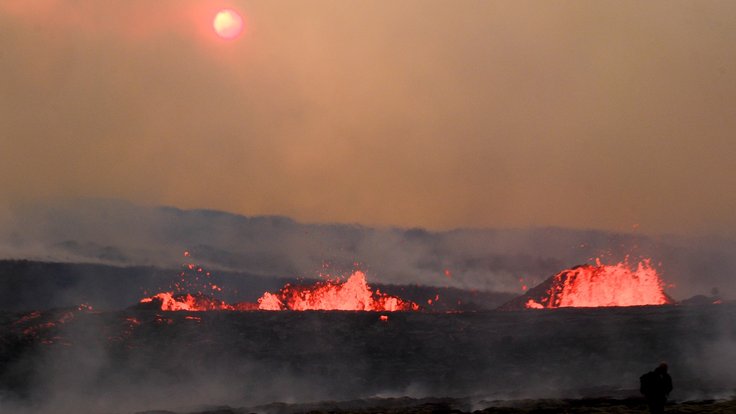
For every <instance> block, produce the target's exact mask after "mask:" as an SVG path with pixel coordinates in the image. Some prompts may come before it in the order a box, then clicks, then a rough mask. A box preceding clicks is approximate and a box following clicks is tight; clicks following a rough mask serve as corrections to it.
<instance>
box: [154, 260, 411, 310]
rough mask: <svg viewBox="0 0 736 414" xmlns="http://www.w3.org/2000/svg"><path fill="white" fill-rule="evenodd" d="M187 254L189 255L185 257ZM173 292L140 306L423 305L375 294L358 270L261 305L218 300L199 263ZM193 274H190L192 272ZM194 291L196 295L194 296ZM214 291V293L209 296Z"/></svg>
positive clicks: (287, 290)
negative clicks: (343, 278)
mask: <svg viewBox="0 0 736 414" xmlns="http://www.w3.org/2000/svg"><path fill="white" fill-rule="evenodd" d="M186 255H187V254H186V253H185V256H186ZM184 268H185V269H187V270H190V271H192V272H193V275H188V274H187V272H186V271H184V272H182V273H181V274H180V275H179V276H180V277H181V279H180V280H179V281H177V282H176V283H174V284H173V285H172V287H171V290H170V291H166V292H160V293H157V294H155V295H153V296H150V297H146V298H143V299H141V300H140V302H139V306H143V307H151V308H155V309H160V310H162V311H190V312H200V311H213V310H230V311H247V310H268V311H276V310H294V311H306V310H340V311H375V312H396V311H416V310H419V305H417V304H416V303H414V302H411V301H408V300H404V299H401V298H399V297H397V296H392V295H388V294H385V293H382V292H381V291H379V290H376V291H375V292H374V291H373V290H372V289H371V287H370V286H369V285H368V282H367V281H366V277H365V273H363V272H361V271H356V272H354V273H353V274H352V275H350V277H348V278H347V280H345V281H343V280H341V279H339V278H335V279H327V280H325V281H320V282H317V283H315V284H314V285H311V286H294V285H291V284H287V285H286V286H284V287H283V288H281V290H280V291H278V292H276V293H270V292H265V293H264V294H263V295H262V296H261V297H260V298H259V299H258V302H257V303H256V302H241V303H233V304H230V303H227V302H225V301H223V300H220V299H217V298H216V297H214V296H213V295H214V294H217V293H218V292H221V291H222V288H221V287H219V286H217V285H215V284H213V283H212V282H211V281H210V280H209V278H210V273H209V272H204V270H203V269H202V268H201V267H198V266H196V265H195V264H185V265H184ZM192 272H190V273H192ZM190 292H194V293H190ZM205 292H211V294H208V293H205Z"/></svg>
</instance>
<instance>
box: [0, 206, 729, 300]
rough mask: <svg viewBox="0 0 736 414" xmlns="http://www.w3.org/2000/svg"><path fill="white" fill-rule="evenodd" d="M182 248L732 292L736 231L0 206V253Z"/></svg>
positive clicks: (420, 270) (496, 280)
mask: <svg viewBox="0 0 736 414" xmlns="http://www.w3.org/2000/svg"><path fill="white" fill-rule="evenodd" d="M186 249H189V250H191V251H192V254H194V255H196V257H197V258H198V260H200V261H201V264H202V265H203V266H207V267H208V268H209V269H211V270H234V271H238V272H246V273H250V274H255V275H263V276H269V277H296V276H300V277H309V276H310V272H315V270H316V269H319V270H320V271H321V270H323V269H324V266H325V265H329V266H330V269H329V270H330V271H331V272H334V273H344V272H345V271H349V270H352V269H353V268H354V263H355V261H356V260H357V261H360V262H362V263H365V264H368V265H369V266H370V267H368V268H365V270H367V271H369V272H370V274H372V275H374V278H373V279H372V282H374V283H391V284H414V283H416V284H421V285H431V286H449V287H454V288H462V289H477V290H490V291H504V292H519V293H520V292H521V284H520V283H519V279H520V278H523V279H524V284H526V285H529V286H533V285H536V284H538V283H540V282H541V281H543V280H544V279H546V278H547V277H549V276H550V275H552V274H555V273H557V272H558V271H559V270H560V269H564V268H566V267H568V266H570V265H571V264H582V263H590V262H591V261H592V260H593V259H594V258H596V257H601V258H603V259H604V260H606V261H607V262H618V261H621V260H623V259H624V257H625V256H627V255H631V256H632V258H637V257H640V256H641V257H653V258H656V262H657V263H658V262H660V261H661V262H662V265H661V266H658V271H659V272H660V273H661V276H662V278H663V279H664V281H665V282H666V283H667V284H668V286H670V285H671V286H670V287H669V288H668V292H667V293H668V294H670V295H671V296H673V297H675V298H677V299H683V298H686V297H689V296H692V295H694V294H698V293H700V294H703V293H705V294H707V293H710V292H711V290H712V289H713V288H714V287H717V288H718V289H719V290H720V294H721V295H722V296H723V297H724V298H725V299H730V298H733V297H736V282H734V280H733V278H731V277H730V275H732V274H734V273H736V256H734V254H733V252H734V251H736V242H735V241H733V240H730V239H723V238H699V239H687V238H682V237H674V236H672V237H653V236H644V235H638V234H629V235H625V234H614V233H605V232H598V231H576V230H564V229H549V228H546V229H527V230H456V231H449V232H428V231H425V230H421V229H372V228H366V227H361V226H352V225H309V224H300V223H297V222H294V221H292V220H290V219H288V218H285V217H243V216H237V215H231V214H227V213H221V212H215V211H203V210H196V211H182V210H178V209H173V208H147V207H140V206H136V205H132V204H128V203H125V202H118V201H110V200H83V201H75V202H67V203H58V204H55V205H45V206H39V205H35V206H24V208H19V209H15V210H12V211H9V212H8V213H7V214H6V215H5V220H4V222H3V221H2V216H1V215H0V256H1V257H6V258H31V259H40V260H53V261H72V262H73V261H79V262H96V263H99V262H102V263H110V264H115V265H126V266H129V265H154V266H160V267H166V268H178V267H179V265H180V262H179V260H180V257H181V252H182V251H183V250H186Z"/></svg>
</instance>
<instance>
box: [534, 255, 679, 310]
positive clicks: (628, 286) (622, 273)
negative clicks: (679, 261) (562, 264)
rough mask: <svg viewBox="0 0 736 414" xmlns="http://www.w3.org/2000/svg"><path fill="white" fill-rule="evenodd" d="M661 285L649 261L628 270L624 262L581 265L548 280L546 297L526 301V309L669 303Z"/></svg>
mask: <svg viewBox="0 0 736 414" xmlns="http://www.w3.org/2000/svg"><path fill="white" fill-rule="evenodd" d="M663 285H664V284H663V282H662V280H661V279H660V277H659V274H658V273H657V270H656V269H654V268H653V267H652V266H651V265H650V261H649V260H644V261H642V262H639V264H638V265H637V267H636V268H635V269H634V268H631V267H630V266H629V264H628V263H627V262H626V261H624V262H622V263H618V264H616V265H604V264H601V262H600V260H597V261H596V265H595V266H592V265H583V266H578V267H574V268H572V269H568V270H564V271H562V272H560V273H558V274H556V275H555V276H554V277H553V278H552V284H551V286H550V288H549V290H548V291H547V295H546V296H545V297H543V298H542V299H541V300H540V301H536V300H534V299H529V300H528V301H527V302H526V307H527V308H530V309H541V308H562V307H601V306H641V305H664V304H668V303H672V300H671V299H670V298H669V297H668V296H667V295H665V293H664V290H663Z"/></svg>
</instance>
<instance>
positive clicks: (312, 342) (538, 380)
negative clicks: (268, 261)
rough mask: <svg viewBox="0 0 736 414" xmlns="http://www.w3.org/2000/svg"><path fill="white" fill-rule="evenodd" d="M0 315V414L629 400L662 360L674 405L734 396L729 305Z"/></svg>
mask: <svg viewBox="0 0 736 414" xmlns="http://www.w3.org/2000/svg"><path fill="white" fill-rule="evenodd" d="M69 312H71V315H72V316H65V315H67V313H69ZM8 316H9V315H7V314H0V321H2V322H1V323H2V326H1V327H2V330H1V331H0V332H2V333H1V334H0V335H2V339H3V342H2V343H3V344H15V345H17V347H16V348H14V349H15V350H16V351H20V353H19V354H17V355H16V356H15V358H14V359H12V361H11V363H10V364H9V365H7V367H9V369H11V370H12V372H13V373H14V374H15V376H14V377H11V378H15V380H16V381H19V382H16V383H15V385H16V387H15V388H14V389H13V388H10V389H9V388H8V387H7V384H8V383H7V381H8V379H9V377H8V376H7V375H6V374H7V371H4V372H3V373H2V375H0V379H1V380H2V381H3V385H4V386H3V388H2V393H0V405H1V406H2V407H3V408H5V407H15V405H16V404H20V405H21V406H24V407H30V408H28V410H29V411H32V412H49V413H51V412H53V413H67V412H68V413H74V412H80V411H81V412H101V411H102V412H109V411H115V412H131V411H136V410H152V409H170V410H171V409H174V410H181V411H187V410H188V411H193V410H195V409H196V407H197V406H201V404H212V405H222V404H227V405H231V406H252V405H256V404H261V403H268V402H273V401H286V402H299V401H301V402H303V401H318V400H327V399H332V400H343V399H353V398H365V397H369V396H376V395H381V396H404V395H408V396H412V397H427V396H475V397H478V398H489V399H497V398H501V399H509V398H516V399H519V398H545V397H546V398H564V397H573V398H574V397H581V396H601V395H608V396H621V397H627V396H631V395H636V394H637V393H638V390H637V387H638V376H639V375H641V374H642V373H643V372H645V371H648V370H650V369H652V368H653V367H654V366H656V364H658V363H659V361H660V360H666V361H668V362H669V364H670V370H671V374H672V375H673V378H674V380H675V392H674V393H673V395H672V397H673V398H674V399H677V400H684V399H693V398H712V397H730V396H732V395H733V390H734V387H735V386H736V373H735V372H736V370H734V369H735V368H736V366H734V365H733V359H729V358H728V356H729V355H733V354H734V352H733V350H734V349H736V330H734V326H736V306H734V305H733V304H724V305H712V306H707V307H682V306H679V307H678V306H662V307H645V308H600V309H572V308H568V309H557V310H547V311H543V312H530V311H524V312H483V313H465V314H428V313H416V312H406V313H404V312H399V313H395V314H392V315H391V317H390V319H389V320H388V321H381V320H380V319H379V314H377V313H372V312H246V313H242V312H204V313H201V312H200V313H197V314H196V315H195V314H191V313H187V312H172V313H161V312H156V311H132V310H129V311H125V312H112V313H95V312H91V311H89V310H74V311H50V312H41V313H40V314H38V315H35V316H33V317H32V318H30V319H24V320H22V321H20V319H11V320H9V319H8ZM195 316H196V317H195ZM62 320H63V322H61V321H62ZM50 322H52V323H54V324H55V325H54V326H50V325H48V323H50ZM34 326H36V327H40V326H46V327H45V328H42V329H39V330H37V331H35V332H34V333H33V334H32V336H31V337H28V338H26V340H31V341H36V340H39V341H38V342H36V343H37V345H36V346H33V347H28V345H27V342H26V345H23V344H21V343H19V342H13V341H12V340H11V341H10V342H8V339H12V338H13V337H14V335H16V333H18V332H21V333H22V332H23V331H24V330H26V329H28V328H30V327H34ZM315 332H318V333H319V334H318V335H316V334H315ZM20 337H22V335H20ZM34 338H35V339H34ZM44 338H51V340H52V341H51V342H50V343H43V342H42V341H40V340H42V339H44ZM7 350H8V348H7V347H5V348H3V352H2V354H1V355H0V356H2V357H6V354H5V352H7ZM4 369H5V368H4ZM24 379H27V381H23V380H24ZM22 390H25V391H23V392H21V391H22ZM19 392H20V394H18V393H19Z"/></svg>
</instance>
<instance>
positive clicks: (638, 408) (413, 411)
mask: <svg viewBox="0 0 736 414" xmlns="http://www.w3.org/2000/svg"><path fill="white" fill-rule="evenodd" d="M647 412H648V409H647V405H646V402H645V401H644V400H642V399H639V398H628V399H611V398H586V399H544V400H517V401H480V402H470V401H468V400H462V399H440V398H424V399H412V398H388V399H368V400H356V401H346V402H320V403H312V404H284V403H274V404H268V405H263V406H257V407H249V408H230V407H212V408H208V409H202V410H197V411H192V412H189V413H187V414H248V413H259V414H297V413H308V414H322V413H324V414H327V413H330V414H333V413H334V414H337V413H360V414H368V413H383V414H438V413H453V414H465V413H473V414H557V413H569V414H573V413H581V414H582V413H615V414H629V413H631V414H633V413H647ZM665 412H667V413H683V414H684V413H714V414H718V413H724V414H725V413H734V412H736V400H734V399H731V400H719V401H716V400H703V401H682V402H673V403H670V404H669V405H668V406H667V408H666V411H665ZM138 414H177V413H174V412H170V411H146V412H141V413H138Z"/></svg>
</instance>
